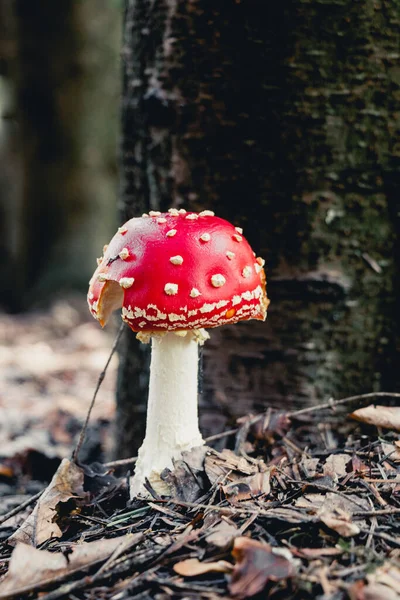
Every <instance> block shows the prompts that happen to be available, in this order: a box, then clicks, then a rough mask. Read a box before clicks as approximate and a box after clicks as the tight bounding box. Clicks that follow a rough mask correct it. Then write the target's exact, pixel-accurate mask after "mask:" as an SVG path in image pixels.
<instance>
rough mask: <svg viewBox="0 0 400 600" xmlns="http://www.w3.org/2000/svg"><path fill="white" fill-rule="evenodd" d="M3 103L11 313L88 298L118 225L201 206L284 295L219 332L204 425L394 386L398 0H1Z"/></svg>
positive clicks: (139, 379) (132, 366)
mask: <svg viewBox="0 0 400 600" xmlns="http://www.w3.org/2000/svg"><path fill="white" fill-rule="evenodd" d="M0 111H1V120H0V165H1V168H0V246H1V256H2V258H3V260H2V261H1V263H0V281H1V282H2V285H1V288H0V290H1V297H0V300H1V302H2V305H3V307H4V308H5V309H6V310H7V311H11V312H18V311H26V310H30V309H32V308H34V307H38V306H44V305H49V304H50V303H51V302H52V301H54V299H57V298H59V297H60V294H61V293H62V292H63V291H64V290H65V291H68V290H69V291H80V292H85V291H86V286H87V281H88V279H89V277H90V275H91V273H92V271H93V269H94V266H95V258H96V256H98V255H100V254H101V248H102V246H103V244H104V243H105V242H107V241H108V239H109V238H110V237H111V235H112V234H113V232H114V230H115V227H116V225H117V223H118V222H119V221H121V220H125V219H126V218H129V217H132V216H138V215H140V214H141V213H142V212H145V211H148V210H149V209H153V210H157V209H159V210H165V209H167V208H169V207H170V206H183V207H185V208H186V209H192V210H201V209H205V208H208V209H212V210H214V211H215V212H216V213H217V214H218V215H219V216H222V217H224V218H227V219H229V220H231V221H233V222H234V223H235V224H236V225H240V226H241V227H243V228H244V233H245V235H246V237H247V238H248V239H249V241H250V243H251V244H252V245H253V247H254V249H255V251H256V253H257V254H258V255H261V256H263V257H265V258H266V260H267V279H268V292H269V296H270V298H271V307H270V312H269V317H268V321H267V323H266V324H260V323H258V322H257V323H256V322H248V323H243V324H239V325H237V326H235V327H224V328H220V329H218V330H216V331H213V332H212V336H211V340H210V341H209V342H208V343H207V344H206V345H205V347H204V356H203V373H204V379H203V389H202V398H201V422H202V430H203V432H204V434H205V435H209V434H212V433H215V432H217V431H221V430H222V429H223V428H224V426H227V425H229V423H232V422H234V419H235V418H236V417H238V416H240V415H243V414H245V413H247V412H249V411H253V412H256V411H257V412H258V411H262V410H265V409H266V408H267V407H268V406H274V407H279V406H283V405H285V406H287V407H292V408H297V407H302V406H305V405H307V404H312V403H316V402H319V401H321V400H326V399H327V398H329V397H335V398H338V397H340V396H344V395H351V394H358V393H363V392H369V391H378V390H386V391H395V390H398V389H399V383H400V381H399V380H400V368H399V367H400V362H399V346H400V316H399V306H400V289H399V288H400V286H399V278H400V244H399V240H400V199H399V198H400V164H399V163H400V141H399V140H400V138H399V133H400V1H399V0H287V1H284V2H281V3H279V5H277V4H276V3H268V2H259V1H258V0H248V1H240V0H235V1H234V0H228V1H224V2H210V1H208V0H177V1H175V0H174V1H173V0H156V1H154V2H151V1H150V0H125V2H122V0H121V1H120V0H59V1H57V2H53V1H51V0H41V1H40V2H26V1H24V0H0ZM118 163H119V165H120V171H119V174H118V169H117V164H118ZM120 357H121V361H120V367H119V384H118V394H117V401H118V417H117V419H118V420H117V426H118V431H119V434H120V435H119V444H120V447H119V449H118V453H119V454H120V455H128V454H131V453H132V452H134V451H135V449H136V448H137V446H138V445H140V441H141V435H142V431H143V423H144V415H145V404H146V396H147V379H146V375H145V373H146V365H147V362H148V352H147V351H146V348H145V347H144V346H141V345H140V344H139V343H138V342H137V341H136V339H135V337H134V335H133V334H131V333H130V332H129V331H126V332H125V338H124V340H123V344H122V349H121V354H120ZM110 393H111V392H110Z"/></svg>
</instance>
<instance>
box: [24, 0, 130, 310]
mask: <svg viewBox="0 0 400 600" xmlns="http://www.w3.org/2000/svg"><path fill="white" fill-rule="evenodd" d="M15 15H16V20H17V26H18V77H17V88H18V104H19V121H20V127H21V138H22V153H23V158H22V160H23V194H22V195H23V199H22V208H21V212H20V215H19V228H20V235H19V240H20V243H19V250H18V256H17V267H18V268H17V269H16V272H15V277H14V280H13V281H12V285H13V286H14V287H15V288H16V289H18V290H19V293H20V299H22V300H21V305H22V306H20V307H21V308H27V307H29V306H31V304H32V301H34V300H35V299H36V300H37V299H38V298H39V299H40V300H43V299H44V298H45V297H46V296H47V295H48V294H52V295H54V294H56V293H57V292H58V291H59V290H65V289H68V288H69V289H71V288H72V289H74V288H77V287H78V288H79V287H81V289H82V290H84V289H86V288H87V281H88V278H89V277H90V275H91V273H92V272H93V268H94V266H95V264H96V256H100V255H101V249H102V247H103V245H104V244H105V243H106V242H107V240H108V239H109V238H110V236H111V235H112V234H113V232H114V230H115V226H116V218H115V207H116V195H117V189H116V188H117V183H116V182H117V174H116V156H115V155H116V144H117V135H116V132H117V122H118V108H117V105H118V98H119V95H120V94H119V90H120V83H119V70H118V51H119V48H120V27H121V21H122V11H121V5H120V3H119V2H118V1H116V0H113V1H112V2H110V1H109V0H84V1H81V0H58V1H57V2H53V1H52V0H43V1H42V2H39V3H38V2H26V1H25V0H15ZM113 199H114V202H113ZM28 290H29V293H28Z"/></svg>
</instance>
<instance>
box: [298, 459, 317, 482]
mask: <svg viewBox="0 0 400 600" xmlns="http://www.w3.org/2000/svg"><path fill="white" fill-rule="evenodd" d="M318 464H319V458H307V457H306V456H302V458H301V461H300V465H301V466H302V467H303V471H304V473H305V475H306V477H315V475H316V474H317V467H318Z"/></svg>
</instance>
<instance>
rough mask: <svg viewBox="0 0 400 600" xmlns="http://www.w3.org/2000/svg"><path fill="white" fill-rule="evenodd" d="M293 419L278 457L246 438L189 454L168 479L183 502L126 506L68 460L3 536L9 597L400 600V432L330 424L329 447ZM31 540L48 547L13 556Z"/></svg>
mask: <svg viewBox="0 0 400 600" xmlns="http://www.w3.org/2000/svg"><path fill="white" fill-rule="evenodd" d="M317 412H318V411H317ZM292 419H293V424H292V428H291V429H290V430H288V431H286V432H285V434H284V436H283V437H282V436H281V435H279V434H278V435H276V436H275V437H274V436H273V434H272V432H271V431H269V433H268V438H269V439H273V444H272V445H269V444H268V443H266V440H265V439H263V438H262V437H260V435H257V437H256V436H254V435H253V434H252V433H251V430H250V429H249V428H247V429H246V432H245V435H243V432H240V434H239V435H238V436H237V439H240V444H239V446H238V448H239V454H237V453H234V452H233V451H232V450H231V449H225V450H223V451H222V452H217V451H216V450H214V449H212V448H210V447H205V448H203V449H202V451H201V452H199V451H196V452H193V453H190V452H189V453H186V454H185V455H184V456H183V457H182V460H180V461H177V463H176V468H175V470H174V471H173V472H165V473H164V476H165V478H166V480H168V481H170V482H171V483H172V484H173V489H174V497H173V498H154V499H153V500H152V501H145V500H140V499H137V500H134V501H132V502H128V496H127V485H126V481H125V478H115V477H112V474H111V473H110V469H109V468H106V467H101V466H100V465H99V466H98V467H97V468H96V469H93V468H92V469H90V468H88V467H85V468H82V467H79V466H77V465H75V464H74V463H73V462H71V461H67V460H65V461H63V462H62V463H61V465H60V467H59V469H58V471H57V472H56V474H55V475H54V477H53V480H52V482H51V484H50V485H49V486H48V488H47V489H46V490H45V492H44V493H43V495H42V497H41V498H40V500H39V501H38V503H37V505H36V507H34V508H33V511H32V513H31V515H30V516H28V517H27V518H26V517H25V518H24V511H26V510H27V509H26V508H25V509H24V510H22V509H21V510H22V512H21V518H22V523H21V522H19V523H18V522H16V521H15V520H16V519H17V515H15V514H14V517H13V519H10V520H9V521H8V522H7V521H6V522H5V523H3V527H0V534H1V539H2V540H3V542H1V546H0V549H1V554H0V569H1V572H2V573H3V579H2V580H1V581H0V598H9V597H10V598H11V597H13V598H18V599H21V600H28V598H29V599H31V598H36V597H39V596H40V598H41V600H61V599H62V598H74V599H80V600H84V599H85V598H86V599H88V598H91V597H94V598H99V599H100V598H101V599H102V600H124V599H128V598H132V599H135V600H146V599H148V600H153V599H154V600H167V599H170V598H174V599H175V598H177V599H181V600H184V599H187V598H191V599H199V600H203V599H210V598H216V597H221V598H232V599H245V598H252V597H254V598H258V599H261V598H267V597H268V598H271V599H273V600H274V599H275V600H281V599H283V598H285V599H293V600H303V599H304V600H308V599H309V600H311V599H313V598H317V597H321V598H325V597H326V598H331V599H332V600H348V599H350V600H373V599H374V598H375V599H376V600H378V599H380V600H385V599H387V600H392V599H394V598H398V593H399V587H398V586H399V572H400V523H399V515H400V465H399V461H398V456H397V450H398V447H399V444H398V442H399V439H398V437H397V434H394V433H390V432H389V433H387V434H386V436H385V437H384V438H383V437H382V434H379V435H373V434H371V433H369V435H368V437H366V436H365V435H364V434H363V429H362V428H363V425H362V424H358V423H357V422H354V421H353V422H352V421H351V420H346V419H344V418H343V415H341V416H340V417H339V418H337V416H336V415H335V414H333V415H332V414H330V413H329V412H328V413H325V412H324V431H325V432H326V431H327V428H330V433H329V436H328V437H327V440H329V447H328V446H327V445H325V444H324V443H323V442H322V443H321V435H320V431H319V430H318V427H317V426H316V424H315V423H314V424H313V423H312V422H311V420H312V419H310V416H309V415H308V416H307V418H306V419H305V420H302V419H301V417H299V419H298V420H296V419H295V418H292ZM320 419H321V416H320V414H319V416H318V420H320ZM278 421H279V419H278V420H276V422H278ZM368 427H369V425H368ZM258 433H259V432H258ZM271 436H272V437H271ZM323 439H324V438H323V437H322V440H323ZM332 440H334V444H332ZM243 444H245V448H246V450H245V452H244V453H242V454H240V452H242V450H241V449H242V448H243V447H244V446H243ZM107 473H108V474H107ZM188 498H189V499H188ZM2 532H4V533H2ZM26 534H27V537H26V538H25V540H26V541H28V542H29V543H30V544H33V543H34V544H36V545H37V546H38V548H33V547H32V546H28V545H26V544H21V543H17V545H16V547H15V549H14V550H13V549H12V547H11V546H10V543H12V542H13V541H14V543H15V541H16V539H18V537H19V536H21V535H22V536H24V535H26ZM34 534H35V535H34ZM39 534H40V535H39Z"/></svg>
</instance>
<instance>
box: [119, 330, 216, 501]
mask: <svg viewBox="0 0 400 600" xmlns="http://www.w3.org/2000/svg"><path fill="white" fill-rule="evenodd" d="M198 360H199V358H198V344H197V342H196V341H195V340H194V339H193V337H192V336H191V335H187V336H185V337H180V336H177V335H175V334H174V333H167V334H166V335H164V336H163V337H153V338H152V353H151V365H150V387H149V400H148V407H147V424H146V435H145V439H144V442H143V445H142V446H141V448H140V450H139V458H138V460H137V463H136V468H135V475H134V477H133V478H132V480H131V486H130V493H131V498H133V497H135V496H137V495H138V494H141V495H148V493H147V491H146V490H145V488H144V487H143V483H144V482H145V479H146V478H147V479H148V480H149V481H150V483H151V484H152V486H153V487H154V489H155V490H156V491H157V492H158V493H159V494H168V492H169V488H168V486H167V485H166V484H165V483H164V482H163V481H162V480H161V479H160V473H161V472H162V471H163V470H164V469H165V468H166V467H168V468H169V469H172V468H173V463H172V459H176V458H180V457H181V454H182V452H183V451H185V450H190V449H191V448H194V447H195V446H201V445H203V444H204V440H203V438H202V437H201V434H200V431H199V425H198V412H197V374H198Z"/></svg>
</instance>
